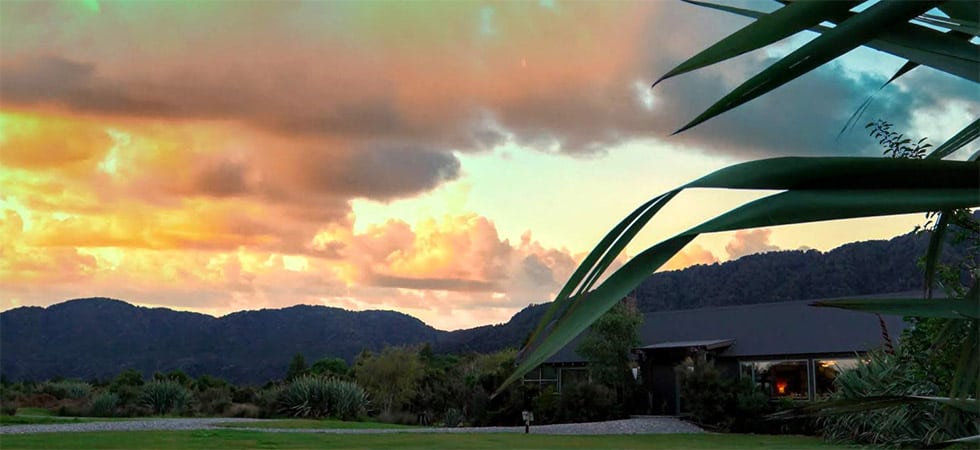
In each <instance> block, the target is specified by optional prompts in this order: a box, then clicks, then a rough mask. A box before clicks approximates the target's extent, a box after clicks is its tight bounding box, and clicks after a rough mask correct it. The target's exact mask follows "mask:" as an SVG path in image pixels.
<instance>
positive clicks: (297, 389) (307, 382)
mask: <svg viewBox="0 0 980 450" xmlns="http://www.w3.org/2000/svg"><path fill="white" fill-rule="evenodd" d="M367 405H368V399H367V394H366V393H365V392H364V389H361V387H360V386H358V385H357V384H355V383H352V382H350V381H341V380H336V379H332V378H322V377H317V376H309V375H304V376H300V377H298V378H296V379H294V380H293V381H292V382H290V383H289V384H288V385H286V387H285V388H284V389H283V390H282V392H281V394H280V397H279V406H280V411H283V412H284V413H286V414H290V415H293V416H297V417H311V418H320V417H335V418H338V419H343V420H348V419H356V418H358V417H360V416H362V415H364V414H365V413H366V412H367Z"/></svg>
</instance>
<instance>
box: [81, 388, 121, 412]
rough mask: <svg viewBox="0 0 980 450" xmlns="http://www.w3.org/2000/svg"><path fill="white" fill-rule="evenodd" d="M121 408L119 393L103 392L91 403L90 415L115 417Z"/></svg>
mask: <svg viewBox="0 0 980 450" xmlns="http://www.w3.org/2000/svg"><path fill="white" fill-rule="evenodd" d="M118 409H119V394H116V393H114V392H103V393H101V394H99V395H96V396H95V398H93V399H92V404H91V405H89V409H88V415H90V416H92V417H113V416H115V415H116V413H117V411H118Z"/></svg>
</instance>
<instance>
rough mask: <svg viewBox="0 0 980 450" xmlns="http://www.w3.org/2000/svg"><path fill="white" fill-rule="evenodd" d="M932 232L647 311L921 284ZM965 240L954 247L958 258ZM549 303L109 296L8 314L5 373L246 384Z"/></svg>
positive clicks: (505, 328)
mask: <svg viewBox="0 0 980 450" xmlns="http://www.w3.org/2000/svg"><path fill="white" fill-rule="evenodd" d="M927 240H928V236H926V235H914V234H906V235H902V236H899V237H896V238H894V239H891V240H881V241H866V242H858V243H852V244H847V245H844V246H841V247H838V248H836V249H834V250H831V251H828V252H819V251H816V250H808V251H803V250H794V251H776V252H769V253H764V254H756V255H750V256H745V257H742V258H740V259H738V260H735V261H729V262H725V263H716V264H711V265H698V266H693V267H689V268H687V269H684V270H678V271H671V272H662V273H657V274H654V275H652V276H651V277H650V278H649V279H648V280H647V281H646V282H644V283H643V284H642V285H641V286H639V287H638V288H637V289H636V291H635V296H636V298H637V304H638V306H639V308H640V310H641V311H643V312H653V311H663V310H671V309H690V308H698V307H707V306H724V305H742V304H752V303H766V302H778V301H789V300H805V299H816V298H830V297H840V296H849V295H868V294H879V293H889V292H902V291H910V290H916V289H921V288H922V274H921V269H919V268H918V267H917V264H916V261H917V259H918V258H919V257H920V256H921V255H923V254H924V252H925V248H926V246H927ZM956 250H957V249H956V248H951V249H948V250H947V251H945V252H944V255H945V256H946V257H947V258H949V257H956V254H957V253H958V252H957V251H956ZM546 308H547V305H546V304H542V305H531V306H528V307H527V308H525V309H523V310H521V311H520V312H518V313H517V314H515V315H514V316H513V317H512V318H511V319H510V320H509V321H508V322H507V323H503V324H498V325H488V326H482V327H477V328H472V329H466V330H458V331H442V330H437V329H435V328H432V327H431V326H429V325H426V324H425V323H423V322H422V321H420V320H418V319H416V318H414V317H412V316H409V315H406V314H402V313H399V312H394V311H361V312H353V311H347V310H343V309H339V308H331V307H325V306H304V305H301V306H293V307H289V308H283V309H263V310H258V311H241V312H236V313H233V314H229V315H226V316H223V317H219V318H216V317H212V316H209V315H204V314H198V313H193V312H179V311H173V310H170V309H166V308H146V307H139V306H134V305H131V304H129V303H126V302H123V301H120V300H113V299H107V298H88V299H75V300H68V301H65V302H62V303H58V304H55V305H52V306H49V307H47V308H42V307H36V306H28V307H20V308H16V309H11V310H8V311H5V312H3V313H0V374H2V375H3V377H4V378H5V379H7V380H22V379H35V380H40V379H47V378H52V377H66V378H79V379H92V378H99V379H105V378H110V377H113V376H114V375H115V374H118V373H119V372H120V371H122V370H125V369H130V368H135V369H138V370H140V371H142V372H143V373H144V374H146V375H149V374H151V373H153V372H154V371H169V370H174V369H181V370H183V371H185V372H187V373H188V374H190V375H192V376H199V375H201V374H209V375H212V376H218V377H221V378H225V379H227V380H229V381H233V382H236V383H264V382H266V381H269V380H273V379H279V378H282V377H283V376H284V375H285V371H286V367H287V366H288V364H289V360H290V359H291V358H292V357H293V355H295V354H296V353H302V354H303V355H304V356H305V357H306V360H307V361H309V362H313V361H315V360H317V359H320V358H325V357H339V358H343V359H345V360H347V361H348V362H351V361H352V360H353V359H354V357H355V356H356V355H357V354H358V353H359V352H360V351H362V350H363V349H368V350H372V351H374V350H379V349H381V348H383V347H385V346H397V345H413V344H422V343H429V344H431V345H432V346H433V349H435V350H436V351H437V352H468V351H477V352H491V351H495V350H500V349H503V348H508V347H512V348H516V347H518V346H520V345H521V343H522V342H523V340H524V339H525V338H526V336H527V335H528V333H529V331H530V330H531V329H532V328H533V327H534V326H535V325H536V324H537V322H538V320H539V318H540V317H541V315H542V314H543V313H544V310H545V309H546Z"/></svg>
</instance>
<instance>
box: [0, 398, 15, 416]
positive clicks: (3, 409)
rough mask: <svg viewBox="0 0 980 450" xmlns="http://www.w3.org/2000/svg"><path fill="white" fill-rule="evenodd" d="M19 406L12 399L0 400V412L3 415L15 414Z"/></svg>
mask: <svg viewBox="0 0 980 450" xmlns="http://www.w3.org/2000/svg"><path fill="white" fill-rule="evenodd" d="M19 407H20V404H19V403H17V402H16V401H14V400H6V399H3V400H0V414H3V415H5V416H13V415H16V414H17V408H19Z"/></svg>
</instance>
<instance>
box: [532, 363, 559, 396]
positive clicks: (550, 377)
mask: <svg viewBox="0 0 980 450" xmlns="http://www.w3.org/2000/svg"><path fill="white" fill-rule="evenodd" d="M524 384H537V385H539V386H541V388H542V389H544V388H545V387H546V386H551V387H552V388H553V389H555V391H557V390H558V369H557V368H555V366H538V367H537V368H535V369H534V370H532V371H530V372H528V373H527V374H526V375H524Z"/></svg>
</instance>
